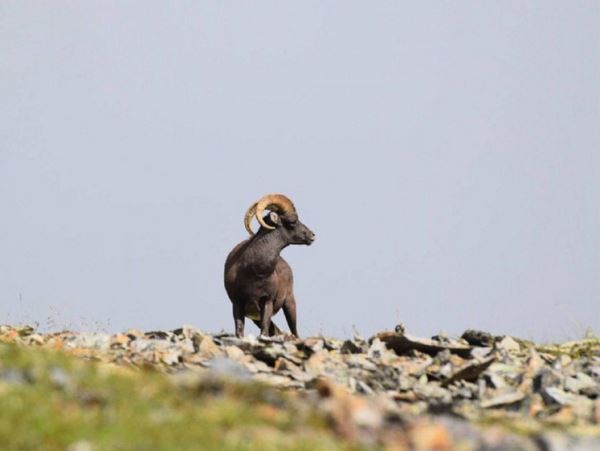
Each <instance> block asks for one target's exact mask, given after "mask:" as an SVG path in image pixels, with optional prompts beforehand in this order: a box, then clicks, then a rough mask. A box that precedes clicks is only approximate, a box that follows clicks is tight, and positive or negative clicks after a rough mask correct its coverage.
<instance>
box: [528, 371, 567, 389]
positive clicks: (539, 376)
mask: <svg viewBox="0 0 600 451" xmlns="http://www.w3.org/2000/svg"><path fill="white" fill-rule="evenodd" d="M562 379H563V378H562V377H561V375H560V373H558V372H557V371H555V370H553V369H551V368H542V369H540V370H539V371H538V372H537V373H536V375H535V376H534V377H533V390H534V391H535V392H539V391H541V390H542V389H544V388H547V387H553V386H558V385H562Z"/></svg>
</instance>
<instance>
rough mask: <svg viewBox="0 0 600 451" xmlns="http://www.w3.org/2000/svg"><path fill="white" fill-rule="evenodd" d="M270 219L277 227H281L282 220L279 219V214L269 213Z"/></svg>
mask: <svg viewBox="0 0 600 451" xmlns="http://www.w3.org/2000/svg"><path fill="white" fill-rule="evenodd" d="M269 219H270V220H271V222H272V223H273V224H275V225H278V226H280V225H281V218H279V215H278V214H277V213H275V212H274V211H272V212H270V213H269Z"/></svg>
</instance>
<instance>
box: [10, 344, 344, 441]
mask: <svg viewBox="0 0 600 451" xmlns="http://www.w3.org/2000/svg"><path fill="white" fill-rule="evenodd" d="M79 441H87V442H89V443H91V444H93V446H94V447H95V448H94V449H110V450H118V449H123V450H125V449H127V450H131V449H140V450H142V449H143V450H148V449H165V450H167V449H168V450H177V449H261V450H269V449H306V450H313V449H328V450H329V449H339V448H340V447H341V446H342V445H341V444H340V442H339V441H337V440H336V439H335V437H333V436H332V435H330V433H329V432H327V429H326V427H325V425H324V424H323V423H322V420H321V419H320V418H319V417H318V416H315V415H314V413H312V412H311V411H310V410H307V409H306V408H302V407H301V405H300V404H299V403H297V402H296V401H295V400H294V399H293V398H292V397H290V396H285V395H284V394H281V393H278V392H276V391H273V390H270V389H266V388H264V387H261V386H257V385H240V384H236V383H231V382H225V381H213V382H209V383H206V382H205V383H199V382H192V383H188V384H174V383H173V382H172V381H171V380H169V378H168V377H167V376H165V375H163V374H160V373H157V372H153V371H134V370H125V369H122V368H111V367H108V366H106V365H102V364H94V363H91V362H86V361H81V360H77V359H74V358H70V357H67V356H65V355H63V354H60V353H55V352H50V351H44V350H37V349H31V348H22V347H18V346H15V345H10V344H0V443H1V444H2V448H3V449H11V450H18V449H36V450H45V449H49V450H54V449H57V450H58V449H65V447H67V446H69V445H70V444H73V443H76V442H79Z"/></svg>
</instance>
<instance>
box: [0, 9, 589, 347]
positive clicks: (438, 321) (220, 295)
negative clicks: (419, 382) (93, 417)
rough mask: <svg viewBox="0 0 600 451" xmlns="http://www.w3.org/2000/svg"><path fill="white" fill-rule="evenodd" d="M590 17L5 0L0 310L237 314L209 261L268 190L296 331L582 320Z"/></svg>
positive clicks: (218, 256) (210, 323)
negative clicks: (293, 237)
mask: <svg viewBox="0 0 600 451" xmlns="http://www.w3.org/2000/svg"><path fill="white" fill-rule="evenodd" d="M599 30H600V2H598V1H568V2H567V1H549V0H543V1H528V2H523V1H513V2H509V1H503V2H492V1H487V2H479V1H477V2H476V1H473V2H352V1H343V2H342V1H338V2H333V1H328V2H323V1H303V2H281V1H263V2H221V1H215V2H198V1H179V2H157V1H148V0H143V1H137V2H133V1H127V2H123V1H102V2H100V1H96V2H87V1H86V2H74V1H70V2H60V1H53V2H30V1H24V0H19V1H6V0H5V1H3V2H1V3H0V99H1V102H0V207H1V212H2V214H1V220H0V323H2V322H16V321H25V322H32V321H39V322H40V323H41V324H42V325H43V326H47V327H64V326H70V327H79V328H83V329H94V328H95V327H107V328H108V329H110V330H120V329H125V328H128V327H139V328H144V329H151V328H161V329H167V328H173V327H177V326H179V325H181V324H184V323H187V324H192V325H195V326H197V327H199V328H202V329H205V330H209V331H217V330H220V329H221V328H225V329H227V330H229V331H233V320H232V319H231V311H230V310H231V309H230V304H229V301H228V299H227V296H226V294H225V291H224V289H223V280H222V278H223V275H222V272H223V262H224V260H225V256H226V255H227V253H228V252H229V250H230V249H231V248H232V247H233V246H234V245H235V244H236V243H237V242H239V241H241V240H242V239H244V238H245V235H246V233H245V231H244V228H243V225H242V217H243V214H244V212H245V210H246V208H247V207H248V206H249V204H250V203H251V202H253V201H254V200H256V199H257V198H258V197H260V196H261V195H263V194H266V193H267V192H273V191H275V192H283V193H286V194H287V195H289V196H290V197H291V198H292V199H293V200H294V201H295V203H296V206H297V207H298V210H299V213H300V216H301V219H302V220H303V221H304V222H305V223H306V224H307V225H308V226H309V227H311V228H312V229H313V230H314V231H315V232H316V234H317V241H316V242H315V244H314V245H313V246H311V247H309V248H307V247H293V248H288V249H286V250H285V251H284V255H285V257H286V258H287V260H288V261H289V262H290V263H291V265H292V267H293V269H294V272H295V278H296V294H297V298H298V304H299V328H300V333H301V334H302V335H308V334H313V333H318V332H320V331H322V332H324V333H326V334H329V335H349V334H351V332H352V326H353V325H355V326H356V328H357V329H358V331H359V332H361V333H363V334H364V335H369V334H371V333H373V332H375V331H376V330H379V329H383V328H393V327H394V325H395V324H396V323H397V322H400V321H401V322H403V323H405V324H406V326H407V328H408V329H409V330H410V331H412V332H414V333H417V334H432V333H435V332H437V331H439V330H445V331H448V332H449V333H452V334H455V333H460V332H462V330H463V329H465V328H469V327H477V328H482V329H487V330H490V331H492V332H495V333H512V334H516V335H519V336H524V337H531V338H536V339H541V340H550V339H563V338H565V337H571V336H579V335H581V334H582V333H583V332H584V331H585V328H586V327H593V328H595V329H596V331H598V330H599V329H600V181H599V172H600V171H599V169H600V131H599V130H600V31H599ZM48 318H50V320H48ZM276 320H277V323H278V324H280V325H284V324H285V320H284V318H283V315H281V314H280V315H278V316H277V317H276ZM247 331H248V332H252V333H255V334H256V332H257V329H256V328H255V327H254V325H251V324H249V325H248V327H247Z"/></svg>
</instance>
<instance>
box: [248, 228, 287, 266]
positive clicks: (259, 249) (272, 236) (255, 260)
mask: <svg viewBox="0 0 600 451" xmlns="http://www.w3.org/2000/svg"><path fill="white" fill-rule="evenodd" d="M287 245H288V243H286V242H285V241H284V240H283V239H282V237H281V235H280V234H279V233H278V231H277V230H275V231H273V232H268V233H264V234H259V235H257V236H256V237H254V239H253V240H252V242H251V243H250V245H249V249H248V251H249V257H250V260H249V263H250V266H251V268H250V269H251V270H252V272H253V273H254V274H255V275H257V276H264V277H266V276H268V275H270V274H271V273H272V272H273V271H274V270H275V265H276V264H277V260H278V259H279V254H280V252H281V251H282V250H283V249H284V248H285V247H286V246H287Z"/></svg>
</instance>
